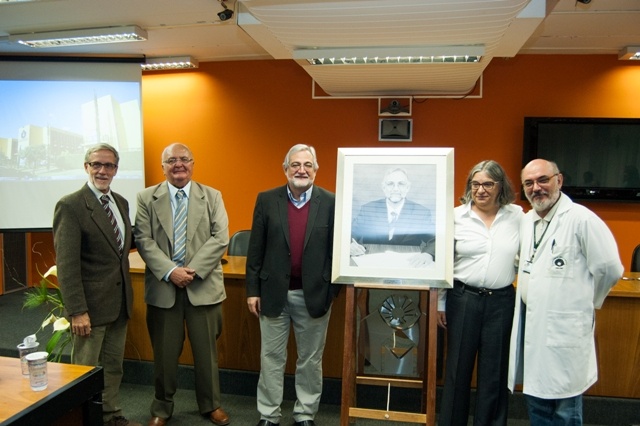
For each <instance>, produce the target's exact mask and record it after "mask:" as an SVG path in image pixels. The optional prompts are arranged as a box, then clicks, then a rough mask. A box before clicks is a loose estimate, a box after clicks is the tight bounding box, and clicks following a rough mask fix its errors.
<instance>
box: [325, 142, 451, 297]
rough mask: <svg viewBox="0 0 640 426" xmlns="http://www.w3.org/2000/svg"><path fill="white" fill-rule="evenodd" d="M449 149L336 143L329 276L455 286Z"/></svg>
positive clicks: (341, 280) (379, 283) (382, 284)
mask: <svg viewBox="0 0 640 426" xmlns="http://www.w3.org/2000/svg"><path fill="white" fill-rule="evenodd" d="M453 204H454V203H453V148H339V149H338V171H337V181H336V217H335V231H334V239H333V267H332V274H331V275H332V276H331V281H332V282H333V283H337V284H362V285H366V286H367V287H372V288H377V287H379V288H392V289H398V288H408V289H418V290H419V289H428V288H431V287H443V288H450V287H452V286H453Z"/></svg>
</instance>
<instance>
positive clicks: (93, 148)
mask: <svg viewBox="0 0 640 426" xmlns="http://www.w3.org/2000/svg"><path fill="white" fill-rule="evenodd" d="M104 150H106V151H111V152H112V153H113V155H114V156H115V157H116V165H118V163H119V162H120V154H118V151H117V150H116V149H115V148H114V147H112V146H111V145H109V144H108V143H99V144H96V145H92V146H90V147H89V149H87V153H86V154H84V162H85V163H88V162H89V157H91V154H93V153H94V152H98V151H104Z"/></svg>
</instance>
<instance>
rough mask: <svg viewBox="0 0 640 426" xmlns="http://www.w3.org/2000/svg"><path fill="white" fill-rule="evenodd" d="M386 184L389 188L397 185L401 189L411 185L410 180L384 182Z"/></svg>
mask: <svg viewBox="0 0 640 426" xmlns="http://www.w3.org/2000/svg"><path fill="white" fill-rule="evenodd" d="M384 186H385V187H387V188H393V187H394V186H397V187H398V188H400V189H404V188H407V187H408V186H409V182H407V181H404V180H403V181H400V182H393V181H387V182H385V183H384Z"/></svg>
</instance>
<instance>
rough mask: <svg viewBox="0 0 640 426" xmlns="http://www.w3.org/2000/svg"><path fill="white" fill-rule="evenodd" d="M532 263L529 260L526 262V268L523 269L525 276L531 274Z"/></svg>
mask: <svg viewBox="0 0 640 426" xmlns="http://www.w3.org/2000/svg"><path fill="white" fill-rule="evenodd" d="M531 263H532V262H531V261H530V260H527V261H525V262H524V266H523V267H522V272H524V273H525V274H530V273H531Z"/></svg>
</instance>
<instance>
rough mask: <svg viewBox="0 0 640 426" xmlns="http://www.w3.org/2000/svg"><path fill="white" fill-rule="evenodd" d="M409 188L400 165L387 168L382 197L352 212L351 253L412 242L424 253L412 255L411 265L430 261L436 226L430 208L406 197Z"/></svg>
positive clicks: (354, 254)
mask: <svg viewBox="0 0 640 426" xmlns="http://www.w3.org/2000/svg"><path fill="white" fill-rule="evenodd" d="M410 189H411V182H410V181H409V177H408V175H407V172H406V171H405V170H404V169H403V168H401V167H393V168H390V169H389V170H387V171H386V173H385V175H384V178H383V179H382V192H383V193H384V195H385V198H381V199H379V200H374V201H371V202H369V203H367V204H365V205H363V206H362V207H361V208H360V211H359V212H358V214H357V215H355V218H354V220H353V223H352V227H351V236H352V242H351V248H350V251H351V255H352V256H359V255H363V254H366V253H370V252H375V250H371V248H372V247H373V248H374V249H380V250H392V249H393V247H390V246H412V247H413V248H414V249H415V251H416V252H420V253H422V254H423V256H420V255H417V256H416V257H415V259H414V261H413V266H416V267H418V266H427V265H430V264H432V263H433V255H434V254H435V252H434V249H435V228H434V225H433V222H432V220H431V211H430V210H429V209H428V208H426V207H425V206H423V205H421V204H418V203H416V202H413V201H411V200H408V199H407V194H408V192H409V190H410ZM372 244H373V245H374V246H371V245H372ZM398 250H400V251H403V250H401V249H400V248H398Z"/></svg>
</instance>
